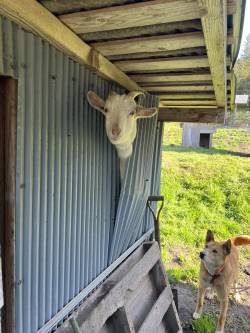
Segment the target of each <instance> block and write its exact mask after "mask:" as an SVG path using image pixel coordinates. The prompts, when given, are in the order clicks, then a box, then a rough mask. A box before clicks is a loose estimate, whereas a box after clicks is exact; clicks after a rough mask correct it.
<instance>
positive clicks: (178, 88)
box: [145, 85, 214, 92]
mask: <svg viewBox="0 0 250 333" xmlns="http://www.w3.org/2000/svg"><path fill="white" fill-rule="evenodd" d="M145 89H146V90H147V91H154V92H155V91H159V92H160V91H164V92H171V91H180V92H181V91H193V92H194V91H213V90H214V87H213V86H212V85H201V86H200V85H187V86H182V85H176V86H158V87H157V86H151V87H145Z"/></svg>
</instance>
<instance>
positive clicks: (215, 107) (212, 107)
mask: <svg viewBox="0 0 250 333" xmlns="http://www.w3.org/2000/svg"><path fill="white" fill-rule="evenodd" d="M161 107H163V108H165V109H167V108H169V109H172V108H175V109H185V108H187V109H188V108H191V107H192V109H217V108H218V107H217V105H185V104H184V105H163V106H161Z"/></svg>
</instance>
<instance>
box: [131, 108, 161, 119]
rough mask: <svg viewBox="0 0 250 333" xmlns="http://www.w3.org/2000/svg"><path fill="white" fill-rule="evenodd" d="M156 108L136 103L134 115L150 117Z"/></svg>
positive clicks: (155, 111) (154, 113)
mask: <svg viewBox="0 0 250 333" xmlns="http://www.w3.org/2000/svg"><path fill="white" fill-rule="evenodd" d="M157 111H158V109H157V108H145V107H143V106H140V105H137V107H136V113H135V117H136V118H137V119H138V118H150V117H153V116H154V115H156V113H157Z"/></svg>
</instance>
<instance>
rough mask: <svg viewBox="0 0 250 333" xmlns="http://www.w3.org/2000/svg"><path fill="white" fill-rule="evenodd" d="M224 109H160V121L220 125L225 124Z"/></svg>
mask: <svg viewBox="0 0 250 333" xmlns="http://www.w3.org/2000/svg"><path fill="white" fill-rule="evenodd" d="M224 114H225V110H224V108H218V109H193V108H182V109H177V108H159V113H158V120H159V121H168V122H191V123H218V124H222V123H223V122H224Z"/></svg>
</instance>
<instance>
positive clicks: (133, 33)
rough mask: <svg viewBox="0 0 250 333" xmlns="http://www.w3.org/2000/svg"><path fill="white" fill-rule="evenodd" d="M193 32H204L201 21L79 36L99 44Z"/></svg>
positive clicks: (117, 29) (162, 24)
mask: <svg viewBox="0 0 250 333" xmlns="http://www.w3.org/2000/svg"><path fill="white" fill-rule="evenodd" d="M191 31H202V26H201V21H200V19H197V20H191V21H184V22H171V23H161V24H153V25H146V26H144V27H133V28H126V29H119V27H116V29H115V30H108V31H98V32H89V33H83V34H80V35H79V36H80V37H81V38H82V39H83V40H84V41H85V42H93V41H95V42H98V41H108V40H115V39H124V38H132V37H140V36H141V37H142V36H148V37H149V36H156V35H160V34H165V35H166V34H175V33H177V32H178V33H184V32H191Z"/></svg>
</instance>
